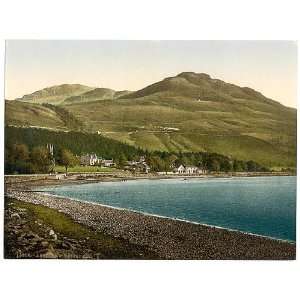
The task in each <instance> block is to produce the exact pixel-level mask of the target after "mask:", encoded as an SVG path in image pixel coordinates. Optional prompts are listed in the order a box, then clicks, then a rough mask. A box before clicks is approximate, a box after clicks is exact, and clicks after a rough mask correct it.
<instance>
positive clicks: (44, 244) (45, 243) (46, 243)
mask: <svg viewBox="0 0 300 300" xmlns="http://www.w3.org/2000/svg"><path fill="white" fill-rule="evenodd" d="M41 245H42V247H48V246H49V243H48V242H47V241H42V242H41Z"/></svg>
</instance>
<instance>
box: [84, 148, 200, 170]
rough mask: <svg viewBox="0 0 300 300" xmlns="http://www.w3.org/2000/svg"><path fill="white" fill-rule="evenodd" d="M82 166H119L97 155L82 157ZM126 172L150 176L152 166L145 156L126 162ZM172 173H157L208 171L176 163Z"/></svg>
mask: <svg viewBox="0 0 300 300" xmlns="http://www.w3.org/2000/svg"><path fill="white" fill-rule="evenodd" d="M80 165H81V166H101V167H110V168H116V167H117V164H116V163H115V162H114V160H113V159H103V158H101V157H98V156H97V154H95V153H92V154H85V155H82V156H80ZM123 169H124V170H126V171H131V172H133V173H145V174H148V173H150V172H151V168H150V166H149V165H148V164H147V162H146V158H145V156H140V157H139V159H138V160H128V161H126V162H125V165H124V167H123ZM170 169H171V171H166V172H157V173H158V174H161V175H163V174H166V175H173V174H174V175H175V174H178V175H201V174H205V173H206V171H205V170H204V168H200V167H197V166H193V165H183V164H180V165H179V166H176V165H175V164H174V163H172V164H171V165H170Z"/></svg>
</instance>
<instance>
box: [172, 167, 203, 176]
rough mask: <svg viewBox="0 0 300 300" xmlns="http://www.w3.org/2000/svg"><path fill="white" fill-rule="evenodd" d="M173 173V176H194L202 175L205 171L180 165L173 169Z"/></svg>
mask: <svg viewBox="0 0 300 300" xmlns="http://www.w3.org/2000/svg"><path fill="white" fill-rule="evenodd" d="M173 172H174V173H175V174H186V175H196V174H204V173H205V171H204V170H203V169H201V168H198V167H196V166H184V165H180V166H179V167H178V168H174V170H173Z"/></svg>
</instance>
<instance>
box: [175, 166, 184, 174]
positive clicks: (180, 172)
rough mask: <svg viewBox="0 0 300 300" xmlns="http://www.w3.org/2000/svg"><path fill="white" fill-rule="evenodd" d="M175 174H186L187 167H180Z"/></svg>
mask: <svg viewBox="0 0 300 300" xmlns="http://www.w3.org/2000/svg"><path fill="white" fill-rule="evenodd" d="M174 173H176V174H184V173H185V167H184V165H180V166H179V167H178V168H175V169H174Z"/></svg>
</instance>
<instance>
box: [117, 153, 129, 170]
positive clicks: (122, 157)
mask: <svg viewBox="0 0 300 300" xmlns="http://www.w3.org/2000/svg"><path fill="white" fill-rule="evenodd" d="M126 161H127V159H126V156H125V155H124V154H123V153H121V154H120V155H119V156H118V157H117V159H116V164H117V167H118V168H119V169H123V168H124V167H125V165H126Z"/></svg>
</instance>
